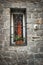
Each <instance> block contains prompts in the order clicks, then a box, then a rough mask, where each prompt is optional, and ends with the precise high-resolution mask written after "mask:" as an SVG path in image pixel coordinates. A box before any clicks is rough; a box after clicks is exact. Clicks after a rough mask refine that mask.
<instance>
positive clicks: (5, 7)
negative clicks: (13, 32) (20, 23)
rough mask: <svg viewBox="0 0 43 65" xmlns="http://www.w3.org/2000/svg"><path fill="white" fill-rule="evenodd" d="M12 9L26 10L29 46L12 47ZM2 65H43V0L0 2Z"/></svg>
mask: <svg viewBox="0 0 43 65" xmlns="http://www.w3.org/2000/svg"><path fill="white" fill-rule="evenodd" d="M10 8H26V24H27V46H10ZM36 24H37V30H35V29H34V26H35V25H36ZM0 65H43V0H41V2H29V1H20V0H19V1H15V2H13V1H6V0H1V1H0Z"/></svg>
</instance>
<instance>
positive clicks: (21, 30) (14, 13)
mask: <svg viewBox="0 0 43 65" xmlns="http://www.w3.org/2000/svg"><path fill="white" fill-rule="evenodd" d="M10 18H11V25H10V26H11V27H10V28H11V34H10V36H11V37H10V39H11V45H17V46H24V45H26V44H27V43H26V9H16V8H15V9H13V8H12V9H11V17H10Z"/></svg>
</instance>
